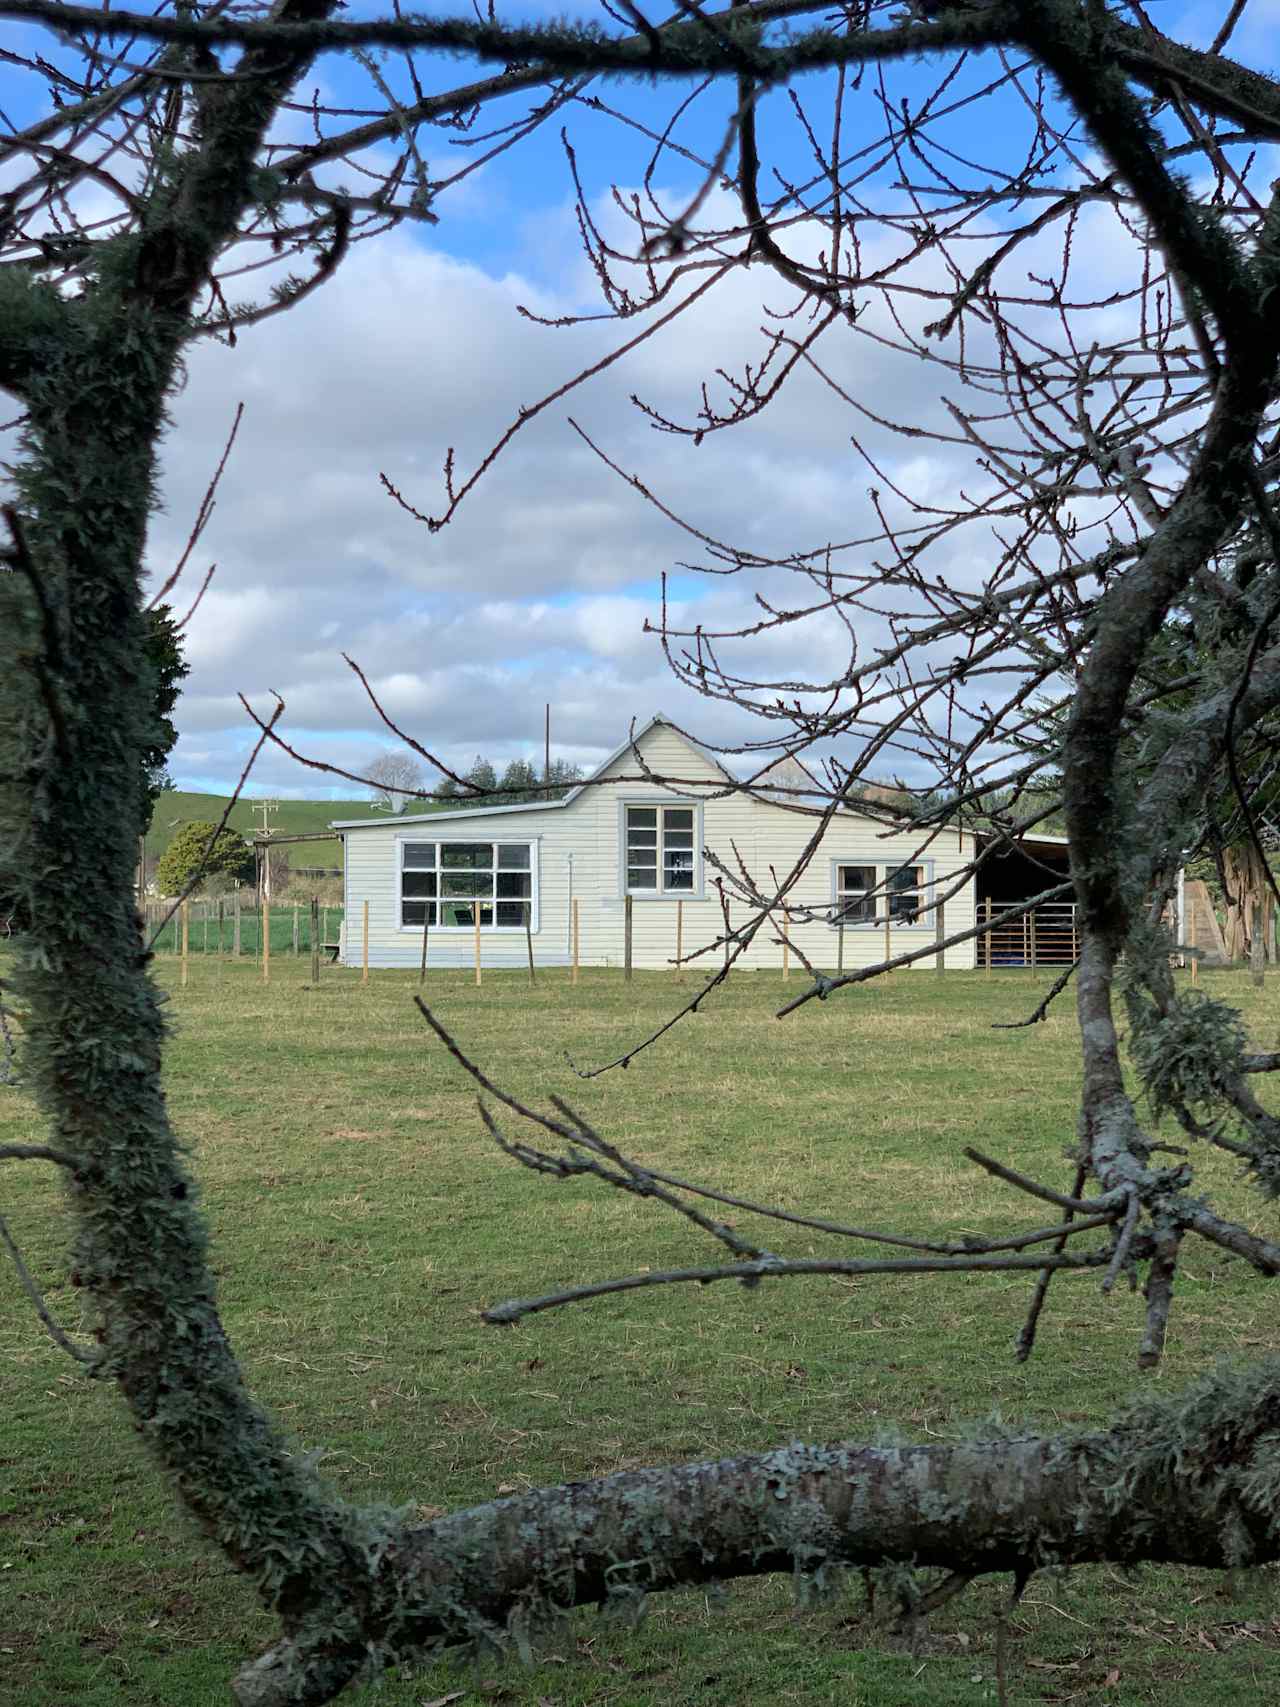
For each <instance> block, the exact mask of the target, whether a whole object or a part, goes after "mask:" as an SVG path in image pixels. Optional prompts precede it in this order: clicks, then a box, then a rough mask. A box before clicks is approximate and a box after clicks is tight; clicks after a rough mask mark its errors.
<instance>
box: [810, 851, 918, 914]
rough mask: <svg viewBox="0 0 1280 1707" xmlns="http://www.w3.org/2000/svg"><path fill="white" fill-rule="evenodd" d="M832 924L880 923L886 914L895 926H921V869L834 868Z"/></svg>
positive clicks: (864, 866) (869, 866)
mask: <svg viewBox="0 0 1280 1707" xmlns="http://www.w3.org/2000/svg"><path fill="white" fill-rule="evenodd" d="M835 880H836V882H835V890H836V893H835V908H834V910H833V913H832V919H831V922H832V924H836V925H870V924H875V923H876V922H877V921H879V922H881V923H883V921H884V917H885V912H886V910H887V912H888V915H889V919H890V921H891V922H892V923H894V924H900V925H914V924H918V923H919V922H920V915H921V914H922V913H923V912H924V910H925V906H926V902H925V896H924V889H925V875H924V867H923V866H920V865H896V866H895V865H837V866H836V868H835Z"/></svg>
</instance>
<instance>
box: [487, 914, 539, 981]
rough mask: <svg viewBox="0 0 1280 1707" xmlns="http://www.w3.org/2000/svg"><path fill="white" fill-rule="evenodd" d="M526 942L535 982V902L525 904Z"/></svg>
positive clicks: (531, 979) (530, 968)
mask: <svg viewBox="0 0 1280 1707" xmlns="http://www.w3.org/2000/svg"><path fill="white" fill-rule="evenodd" d="M495 905H496V903H495ZM524 943H525V947H526V948H527V949H528V951H529V982H530V983H531V984H532V983H534V982H535V979H534V975H533V902H532V901H531V900H530V901H526V902H525V904H524Z"/></svg>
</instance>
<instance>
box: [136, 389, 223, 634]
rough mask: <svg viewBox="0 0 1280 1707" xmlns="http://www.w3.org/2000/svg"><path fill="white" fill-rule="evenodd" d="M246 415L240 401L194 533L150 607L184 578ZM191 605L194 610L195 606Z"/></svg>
mask: <svg viewBox="0 0 1280 1707" xmlns="http://www.w3.org/2000/svg"><path fill="white" fill-rule="evenodd" d="M243 416H244V404H243V403H237V404H236V412H235V415H234V417H233V418H232V422H231V431H230V432H229V433H228V434H227V442H226V444H224V445H223V447H222V455H221V456H220V457H219V458H218V466H217V467H216V468H215V469H214V471H213V478H212V479H211V480H210V481H209V484H208V485H207V486H206V487H205V489H204V497H203V498H201V500H200V504H199V508H198V509H197V510H196V519H195V521H194V522H193V523H192V524H191V532H190V533H189V534H188V535H187V543H186V545H184V546H183V548H182V555H181V557H179V559H178V561H177V563H176V565H175V566H174V568H173V569H172V570H171V572H170V574H169V575H168V577H167V579H166V580H165V581H164V583H163V585H162V586H161V587H160V590H159V591H158V592H157V593H156V594H155V595H154V596H153V597H152V599H151V602H150V603H149V604H148V606H147V609H148V610H154V609H155V608H156V606H157V605H158V604H161V603H163V601H164V599H165V597H166V596H167V595H168V594H169V593H171V592H172V591H173V589H174V588H175V587H176V586H177V584H178V582H179V580H180V579H181V578H182V571H183V570H184V569H185V568H186V566H187V562H188V560H189V558H190V556H191V553H192V552H193V551H194V550H195V548H196V546H197V545H198V543H199V541H200V535H201V534H202V533H203V532H204V530H205V528H206V527H207V526H208V525H209V518H210V516H212V514H213V511H214V504H215V500H216V498H217V493H218V485H219V482H220V481H221V479H222V475H223V471H224V470H225V468H226V466H227V458H228V457H229V456H230V455H231V449H232V446H233V445H234V444H235V442H236V434H237V433H238V432H239V431H240V422H241V420H242V418H243ZM212 574H213V570H212V569H210V571H209V575H212ZM208 584H209V579H208V576H206V577H205V587H207V586H208ZM203 594H204V587H201V589H200V595H201V596H203ZM199 602H200V600H199V598H197V600H196V603H197V604H198V603H199ZM191 608H192V610H194V609H195V605H193V606H192V607H191ZM190 615H191V611H188V612H187V615H186V616H185V617H183V619H182V622H181V623H179V624H178V627H179V628H181V627H182V624H183V623H185V622H186V621H187V620H188V618H189V617H190Z"/></svg>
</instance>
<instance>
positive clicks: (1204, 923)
mask: <svg viewBox="0 0 1280 1707" xmlns="http://www.w3.org/2000/svg"><path fill="white" fill-rule="evenodd" d="M1182 940H1183V942H1184V943H1186V945H1187V947H1188V948H1195V949H1199V951H1200V956H1201V964H1202V965H1208V966H1225V965H1226V964H1227V945H1226V943H1225V942H1224V941H1223V938H1222V928H1221V926H1220V925H1219V924H1218V919H1217V915H1216V914H1215V912H1214V910H1213V901H1212V900H1211V899H1210V896H1209V886H1208V884H1206V883H1204V882H1203V881H1202V880H1201V879H1200V878H1192V877H1188V878H1187V879H1186V881H1185V883H1184V884H1183V892H1182Z"/></svg>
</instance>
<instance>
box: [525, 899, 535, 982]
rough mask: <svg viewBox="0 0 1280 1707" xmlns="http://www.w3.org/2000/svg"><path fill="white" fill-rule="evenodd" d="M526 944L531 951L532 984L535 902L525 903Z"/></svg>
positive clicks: (530, 973)
mask: <svg viewBox="0 0 1280 1707" xmlns="http://www.w3.org/2000/svg"><path fill="white" fill-rule="evenodd" d="M524 945H525V947H526V948H527V949H528V951H529V982H530V983H531V984H532V983H533V982H534V981H535V980H534V975H533V902H532V901H526V902H525V904H524Z"/></svg>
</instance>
